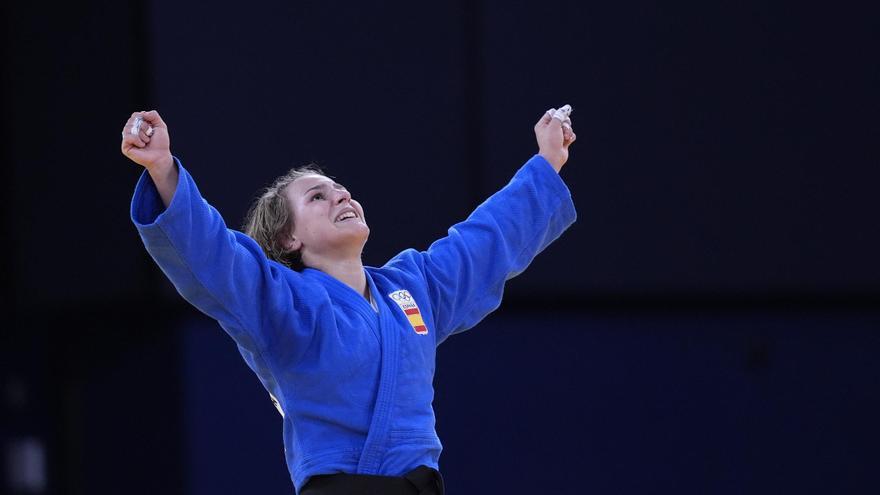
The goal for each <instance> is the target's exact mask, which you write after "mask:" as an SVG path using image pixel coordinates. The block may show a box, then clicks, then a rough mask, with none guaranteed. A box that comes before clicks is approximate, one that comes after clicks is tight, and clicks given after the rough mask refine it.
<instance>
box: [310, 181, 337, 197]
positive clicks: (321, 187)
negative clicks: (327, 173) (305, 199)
mask: <svg viewBox="0 0 880 495" xmlns="http://www.w3.org/2000/svg"><path fill="white" fill-rule="evenodd" d="M325 187H327V183H326V182H324V183H321V184H318V185H316V186H312V187H310V188H308V189H306V192H305V194H308V193H310V192H311V191H312V189H323V188H325ZM333 189H345V186H343V185H342V184H337V183H336V182H334V183H333Z"/></svg>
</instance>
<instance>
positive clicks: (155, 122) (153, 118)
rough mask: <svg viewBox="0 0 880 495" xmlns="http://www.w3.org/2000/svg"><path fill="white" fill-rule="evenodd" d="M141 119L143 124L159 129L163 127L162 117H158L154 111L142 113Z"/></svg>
mask: <svg viewBox="0 0 880 495" xmlns="http://www.w3.org/2000/svg"><path fill="white" fill-rule="evenodd" d="M142 117H143V119H144V122H146V123H147V124H149V125H151V126H153V127H155V128H159V129H161V128H164V127H165V121H163V120H162V117H160V116H159V112H157V111H155V110H150V111H148V112H144V113H143V115H142Z"/></svg>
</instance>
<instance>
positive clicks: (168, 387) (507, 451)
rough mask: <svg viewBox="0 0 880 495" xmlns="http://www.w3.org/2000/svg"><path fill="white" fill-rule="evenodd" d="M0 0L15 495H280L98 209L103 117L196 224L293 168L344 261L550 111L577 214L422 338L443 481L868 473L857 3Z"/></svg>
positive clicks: (837, 486) (677, 487) (703, 489)
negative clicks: (40, 450)
mask: <svg viewBox="0 0 880 495" xmlns="http://www.w3.org/2000/svg"><path fill="white" fill-rule="evenodd" d="M2 9H3V12H2V13H3V17H4V19H5V25H4V26H5V29H4V36H5V38H4V41H5V42H4V53H3V62H4V70H3V74H2V81H3V93H2V94H3V108H4V110H5V111H4V113H3V119H2V122H3V124H2V126H3V127H2V136H3V148H2V154H3V155H2V156H3V163H4V164H6V166H5V167H3V171H2V172H0V173H2V179H3V180H2V181H0V183H2V186H0V187H2V192H3V193H4V194H3V197H4V198H5V200H6V201H5V204H6V207H5V208H4V210H3V211H4V214H3V217H2V221H3V227H4V231H5V232H6V233H7V235H6V237H5V242H4V243H2V249H3V250H4V252H3V256H2V259H3V260H4V261H3V271H4V277H3V283H4V286H5V288H6V289H7V293H11V294H12V295H11V296H10V297H7V298H5V299H4V300H3V308H2V309H3V310H4V312H5V313H6V314H7V315H9V316H8V318H7V322H8V323H7V324H5V325H4V332H3V337H2V338H3V341H2V344H3V345H2V349H3V352H2V354H0V358H2V361H3V367H2V372H3V390H4V402H3V404H4V406H3V407H4V409H3V411H4V416H7V417H9V418H10V420H9V421H4V427H3V429H2V433H3V441H4V443H5V444H6V445H11V444H12V443H14V442H15V441H17V439H21V438H37V439H38V440H39V441H40V442H41V443H42V445H44V448H45V452H46V456H47V458H46V460H47V466H46V475H47V479H48V487H47V489H46V492H48V493H87V494H94V493H117V492H120V491H124V492H127V493H132V494H134V493H156V492H158V491H163V492H171V493H256V492H260V493H291V492H292V486H291V484H290V481H289V479H288V476H287V472H286V468H285V466H284V462H283V457H282V453H281V452H282V451H281V435H280V420H279V418H278V416H277V412H275V410H274V408H273V407H272V406H271V404H270V403H269V401H268V400H267V394H266V393H265V391H263V390H262V389H261V388H260V386H259V384H258V382H257V380H256V379H255V378H254V377H253V376H252V375H251V374H250V372H249V370H247V368H246V366H245V365H244V363H243V362H242V361H241V359H240V357H239V356H238V354H237V352H236V350H235V346H234V344H233V343H232V341H231V340H230V339H229V338H228V337H227V336H226V335H225V334H223V332H222V330H221V329H220V328H219V327H217V326H216V324H215V323H213V322H212V321H210V320H208V319H207V318H205V317H204V316H202V315H200V314H199V313H198V312H197V311H196V310H194V309H192V308H191V307H189V306H188V305H186V303H185V302H184V301H183V300H182V299H181V298H180V297H179V296H178V295H177V294H176V292H175V291H174V289H173V287H171V286H170V284H169V283H168V282H167V281H166V280H165V279H164V278H163V277H162V275H161V273H160V272H159V270H158V269H157V268H156V267H155V265H154V264H153V263H152V261H151V260H150V259H149V257H148V255H147V254H146V253H145V252H144V250H143V247H142V245H141V243H140V240H139V239H138V237H137V234H136V232H135V230H134V228H133V226H132V225H131V223H130V220H129V219H128V202H129V200H130V196H131V192H132V189H133V186H134V182H135V180H136V179H137V176H138V174H139V170H138V167H137V166H136V165H134V164H132V163H131V162H129V161H128V160H127V159H125V158H124V157H123V156H122V155H121V154H120V153H119V149H118V145H119V141H118V139H119V138H118V136H119V130H120V128H121V126H122V124H123V123H124V122H125V120H126V118H127V117H128V115H129V114H130V113H131V112H132V111H134V110H141V109H148V108H155V109H158V110H159V111H160V113H161V114H162V115H163V117H164V119H165V120H166V122H167V123H168V125H169V129H170V132H171V138H172V149H173V151H174V153H175V154H176V155H177V156H179V157H180V158H181V159H182V160H183V162H184V164H185V165H186V166H187V168H188V169H189V170H190V171H191V172H192V173H193V175H194V176H195V178H196V180H197V181H198V183H199V186H200V188H201V190H202V192H203V194H204V195H205V196H206V197H207V198H208V200H209V201H211V203H212V204H213V205H215V206H216V207H217V208H218V209H219V210H220V211H221V213H223V214H224V216H225V218H226V220H227V222H228V223H229V224H230V225H231V226H238V225H240V223H241V221H242V219H243V216H244V213H245V211H246V210H247V207H248V205H249V203H250V201H251V200H252V198H253V197H254V196H255V195H256V193H257V191H258V189H259V188H261V187H263V186H265V185H267V184H268V183H269V182H270V181H271V180H272V179H273V178H274V177H275V176H276V175H278V174H280V173H282V172H284V171H285V170H286V169H287V168H289V167H291V166H295V165H300V164H303V163H306V162H309V161H317V162H318V163H319V164H320V165H322V166H324V167H325V168H326V169H327V170H328V171H329V172H330V173H331V174H332V175H334V176H335V177H336V178H337V180H339V181H340V182H342V183H343V184H345V185H346V186H348V188H349V189H350V190H351V191H352V192H353V193H354V195H355V197H356V198H358V199H359V200H360V201H361V202H362V203H363V204H364V207H365V209H366V213H367V217H368V220H369V222H370V225H371V229H372V234H371V239H370V241H369V243H368V244H367V248H366V252H365V255H364V259H365V262H367V263H368V264H372V265H379V264H382V263H383V262H384V261H385V260H386V259H388V258H389V257H390V256H392V255H394V254H395V253H397V252H399V251H400V250H402V249H404V248H406V247H416V248H424V247H426V246H427V245H428V244H429V243H430V242H431V241H432V240H434V239H436V238H437V237H439V236H441V235H443V233H444V232H445V229H446V228H447V227H448V226H449V225H451V224H452V223H454V222H456V221H458V220H460V219H462V218H463V217H464V216H465V215H467V213H468V212H469V211H470V210H471V209H472V208H473V207H474V206H475V205H476V204H478V203H479V202H480V201H481V200H482V199H483V198H484V197H486V196H487V195H488V194H490V193H491V192H493V191H494V190H496V189H497V188H499V187H500V186H501V185H503V184H504V183H505V182H506V181H507V179H508V178H509V177H510V176H511V175H512V173H513V172H514V171H515V170H516V168H517V167H518V166H519V165H520V164H521V163H522V162H524V161H525V160H526V159H528V157H529V156H531V155H532V154H533V153H535V152H536V145H535V140H534V135H533V132H532V127H533V124H534V122H535V121H536V120H537V118H538V117H539V116H540V115H541V113H542V112H543V111H544V110H546V109H547V108H549V107H550V106H559V105H562V104H564V103H570V104H571V105H572V106H573V107H574V108H575V111H574V114H573V116H572V117H573V121H574V127H575V130H576V132H577V134H578V141H577V143H575V144H574V145H573V147H572V156H571V160H570V161H569V163H568V164H567V165H566V167H565V169H564V170H563V173H562V175H563V178H564V179H565V181H566V182H567V184H568V185H569V188H570V189H571V191H572V195H573V197H574V200H575V204H576V206H577V208H578V212H579V219H578V222H577V223H576V224H575V225H574V226H573V227H572V228H571V229H569V231H568V232H566V234H565V235H564V236H563V237H562V238H561V239H560V240H559V241H558V242H557V243H555V244H554V245H552V246H551V247H550V248H549V249H548V250H547V251H546V252H545V253H544V254H543V255H541V256H540V257H538V258H537V259H536V260H535V262H534V263H533V264H532V266H531V267H530V268H529V269H528V270H527V271H526V272H525V273H524V274H522V275H521V276H520V277H518V278H516V279H514V280H512V281H511V282H510V283H509V285H508V291H507V296H506V299H505V302H504V304H503V305H502V308H501V309H500V310H499V311H498V312H497V313H495V314H493V315H492V316H490V317H489V318H488V319H487V320H486V321H485V322H484V323H483V324H481V325H480V326H478V327H477V328H476V329H474V330H473V331H471V332H470V333H467V334H464V335H461V336H456V337H454V338H452V339H450V340H449V341H448V342H447V343H445V344H444V345H443V346H441V347H440V348H439V351H438V372H437V376H436V381H435V386H436V391H437V394H436V397H437V398H436V401H435V407H436V411H437V417H438V425H437V426H438V430H439V433H440V435H441V440H442V441H443V443H444V446H445V452H444V456H443V457H442V459H441V463H442V468H443V472H444V475H445V477H446V480H447V485H448V488H449V491H450V493H487V492H488V493H495V492H498V493H533V492H541V493H670V492H678V493H780V492H790V491H795V490H796V491H799V492H804V493H872V492H875V491H876V490H877V489H878V487H880V480H878V477H877V474H876V472H875V468H876V466H877V465H878V461H880V455H878V453H877V447H876V445H877V444H878V442H880V434H878V427H877V420H876V418H877V417H880V365H878V364H877V356H878V355H880V262H878V257H877V253H878V252H880V229H878V228H877V220H876V217H877V212H878V211H880V204H878V196H877V194H876V191H877V184H878V180H880V170H878V165H880V159H878V158H880V156H878V152H877V143H878V142H880V124H878V122H880V120H878V118H877V117H878V115H880V104H878V103H880V98H878V95H877V88H878V87H880V65H878V64H877V62H876V60H877V57H876V52H877V46H878V45H880V27H878V25H877V21H876V19H877V18H878V15H877V14H878V12H877V9H876V8H869V7H862V8H858V9H850V8H845V7H843V6H834V7H832V6H828V5H825V6H823V7H822V8H821V9H820V8H815V7H810V6H808V5H805V4H803V3H797V2H772V3H770V4H768V3H766V2H758V1H751V2H740V3H737V4H724V5H719V4H713V3H711V2H710V3H706V2H684V3H676V4H674V5H665V4H656V3H651V2H623V3H621V2H573V1H561V0H558V1H545V2H497V1H489V0H484V1H473V2H470V1H458V2H435V3H426V4H421V3H412V2H400V1H393V2H383V3H381V4H380V5H376V4H366V3H356V2H263V3H259V4H254V5H247V6H246V5H245V4H242V3H231V2H214V3H211V4H205V5H199V4H187V3H182V2H170V1H167V0H157V1H153V2H140V3H131V4H129V3H124V2H109V1H86V2H77V3H67V4H59V5H56V6H53V7H51V8H49V7H47V6H45V5H36V4H26V3H23V2H17V3H10V4H4V6H3V7H2ZM9 483H10V478H9V477H8V476H7V477H6V478H5V479H4V485H2V486H3V487H4V488H5V489H6V491H10V492H11V491H12V487H11V485H10V484H9Z"/></svg>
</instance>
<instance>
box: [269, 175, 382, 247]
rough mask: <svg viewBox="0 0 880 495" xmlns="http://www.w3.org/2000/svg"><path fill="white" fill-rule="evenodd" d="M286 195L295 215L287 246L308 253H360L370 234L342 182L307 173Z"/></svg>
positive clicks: (295, 182)
mask: <svg viewBox="0 0 880 495" xmlns="http://www.w3.org/2000/svg"><path fill="white" fill-rule="evenodd" d="M284 194H285V196H286V198H287V201H288V204H289V205H290V207H291V210H292V214H293V225H294V231H293V234H292V239H291V241H290V243H291V244H290V245H289V246H288V249H292V250H301V253H302V255H303V259H305V258H306V257H307V256H309V255H321V256H353V255H357V256H360V253H361V251H362V250H363V248H364V244H365V243H366V242H367V238H368V237H369V235H370V228H369V227H368V226H367V221H366V219H365V218H364V210H363V208H362V207H361V205H360V203H358V202H357V201H355V200H353V199H351V194H350V193H349V192H348V191H347V190H346V189H345V188H344V187H343V186H341V185H340V184H337V183H336V182H334V181H333V180H332V179H330V178H329V177H325V176H323V175H306V176H304V177H300V178H299V179H296V180H295V181H293V183H291V184H290V185H288V186H287V187H286V188H285V190H284Z"/></svg>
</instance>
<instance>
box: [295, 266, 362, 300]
mask: <svg viewBox="0 0 880 495" xmlns="http://www.w3.org/2000/svg"><path fill="white" fill-rule="evenodd" d="M303 261H305V260H303ZM305 264H306V266H308V267H309V268H314V269H316V270H321V271H322V272H324V273H326V274H327V275H330V276H331V277H333V278H335V279H336V280H339V281H340V282H342V283H343V284H345V285H347V286H349V287H351V288H352V289H354V291H355V292H357V293H358V294H360V295H362V296H364V297H367V291H368V290H369V289H368V288H367V276H366V275H365V274H364V264H363V262H362V261H361V259H360V257H358V258H352V259H344V260H338V259H327V258H319V259H314V260H309V261H308V262H307V263H305Z"/></svg>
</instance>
